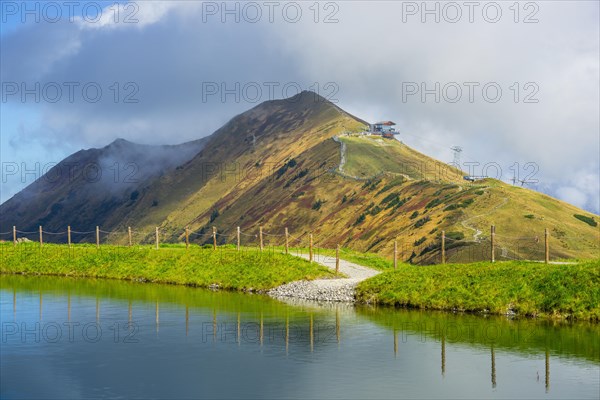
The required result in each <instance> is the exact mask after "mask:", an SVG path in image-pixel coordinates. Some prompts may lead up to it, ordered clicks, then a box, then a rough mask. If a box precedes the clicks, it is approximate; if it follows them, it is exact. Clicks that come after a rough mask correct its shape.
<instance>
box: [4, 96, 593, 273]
mask: <svg viewBox="0 0 600 400" xmlns="http://www.w3.org/2000/svg"><path fill="white" fill-rule="evenodd" d="M315 96H316V95H315V94H311V93H310V92H305V93H303V94H301V95H298V96H296V97H294V98H292V99H286V100H279V101H272V102H266V103H263V104H260V105H258V106H257V107H255V108H253V109H251V110H249V111H247V112H245V113H243V114H240V115H238V116H237V117H235V118H233V119H232V120H231V121H230V122H229V123H227V124H226V125H225V126H223V127H222V128H221V129H219V130H218V131H217V132H215V133H214V134H213V135H212V136H211V137H210V138H208V139H207V140H206V142H205V143H204V147H203V149H202V151H200V152H199V153H198V154H196V156H195V157H193V158H192V159H191V160H189V161H187V162H185V163H183V164H181V165H178V166H176V167H175V168H173V169H172V170H169V171H166V172H165V173H164V174H163V175H162V176H160V177H159V178H156V179H154V180H150V181H145V182H143V184H141V185H140V186H139V187H137V188H135V190H134V188H131V189H129V191H127V192H125V193H124V194H123V195H122V196H121V197H118V196H117V197H110V196H108V197H107V198H106V200H105V201H104V200H103V201H102V202H94V203H90V204H88V205H86V207H85V208H73V207H71V208H69V207H70V206H69V204H70V203H69V202H68V201H66V200H65V201H62V202H59V203H60V204H58V205H57V204H55V201H54V200H52V199H53V198H55V197H56V198H61V199H68V197H69V193H70V192H79V191H81V190H85V189H86V188H85V187H83V188H82V187H71V186H69V185H65V186H61V187H60V188H58V189H56V190H57V191H58V192H57V193H54V194H53V196H54V197H53V198H48V199H47V200H48V201H47V202H46V203H45V204H43V207H41V208H40V207H38V206H39V202H36V203H35V204H33V203H27V202H26V201H24V202H23V205H22V207H24V208H27V207H29V206H30V205H31V206H32V207H31V210H29V211H28V212H29V213H30V214H31V215H32V216H33V215H34V214H35V213H36V212H37V215H38V220H37V221H35V222H31V223H30V225H32V226H35V225H36V223H37V222H41V221H43V220H44V218H46V217H47V215H48V212H49V210H51V209H53V208H56V207H58V208H60V213H61V214H60V215H61V216H62V217H61V218H62V219H60V224H63V225H64V226H58V225H56V226H54V225H53V226H51V227H49V229H48V230H53V228H54V229H56V230H65V228H66V225H69V224H70V225H72V226H74V229H77V228H79V229H81V228H80V226H79V225H80V223H81V224H83V222H85V224H87V225H86V226H92V229H93V226H95V225H96V224H100V225H101V226H102V228H103V229H104V230H107V231H108V230H113V229H119V230H120V231H121V232H125V231H126V227H127V226H132V227H134V230H136V231H137V232H143V233H136V236H135V240H136V241H142V242H151V241H153V240H154V238H153V232H154V228H155V227H156V226H158V227H160V230H161V232H162V237H161V240H163V241H170V242H178V241H179V242H181V241H182V240H183V232H184V229H185V227H186V226H187V227H189V228H190V229H191V230H192V231H196V232H197V231H202V232H207V231H208V230H210V229H211V227H212V226H216V227H217V229H218V231H219V237H218V240H219V243H230V244H231V243H234V242H235V230H236V227H237V226H240V227H241V228H242V231H243V232H244V236H243V238H242V241H243V243H245V244H248V245H256V244H257V239H256V237H255V236H254V235H255V234H256V233H257V231H258V226H259V225H262V226H263V227H264V229H265V232H267V233H270V234H271V235H266V236H265V242H266V244H270V245H283V238H282V236H281V235H282V234H283V231H284V228H285V227H288V228H289V230H290V232H291V234H292V236H293V240H294V241H293V243H292V244H293V245H295V246H307V245H308V234H309V232H312V233H313V234H314V238H315V243H316V245H319V246H322V247H329V248H333V247H335V246H336V245H337V244H340V245H341V246H342V247H347V248H349V249H352V250H354V251H359V252H366V251H368V252H373V253H377V254H380V255H382V256H384V257H387V258H389V257H391V255H392V252H393V242H394V240H396V241H397V242H398V246H399V258H400V259H401V260H403V261H410V262H412V263H421V264H428V263H436V262H439V261H440V257H441V255H440V248H441V243H440V242H441V232H442V231H445V232H446V237H447V241H446V249H447V259H448V260H449V261H452V262H470V261H478V260H486V259H488V258H489V253H490V234H489V230H490V225H492V224H494V225H495V226H496V233H497V236H496V245H497V246H496V258H497V259H499V260H511V259H532V260H540V259H543V257H544V240H543V239H544V229H546V228H548V229H549V230H550V253H551V259H552V260H560V259H565V258H582V259H583V258H596V257H598V254H599V252H600V227H599V226H591V225H589V224H588V223H586V221H585V218H590V219H592V218H593V219H594V221H598V220H600V217H598V216H597V215H592V214H590V213H588V212H585V211H583V210H581V209H579V208H577V207H574V206H572V205H569V204H567V203H564V202H562V201H559V200H556V199H553V198H551V197H549V196H546V195H543V194H541V193H538V192H535V191H532V190H528V189H526V188H520V187H513V186H510V185H507V184H504V183H502V182H499V181H496V180H492V179H487V180H484V181H479V182H476V183H469V182H466V181H464V180H463V179H462V173H461V172H460V171H458V170H456V169H454V168H451V167H449V166H447V165H445V164H443V163H441V162H439V161H437V160H434V159H432V158H430V157H428V156H426V155H424V154H421V153H419V152H417V151H415V150H413V149H411V148H409V147H407V146H406V145H404V144H402V143H400V142H398V141H397V140H384V139H381V138H378V137H351V136H346V135H344V133H346V132H358V131H361V130H362V128H363V127H364V121H361V120H359V119H357V118H355V117H353V116H351V115H349V114H347V113H345V112H344V111H342V110H340V109H339V108H338V107H336V106H335V105H333V104H331V103H329V102H326V101H325V100H324V99H322V98H318V97H315ZM334 136H338V137H339V140H341V141H342V142H343V143H345V146H346V157H345V158H346V163H345V165H344V168H343V171H342V172H340V171H339V164H340V161H341V157H340V147H341V146H340V143H339V142H336V141H334V140H333V137H334ZM134 191H135V192H137V193H136V194H135V196H134ZM130 192H131V193H130ZM36 204H37V205H36ZM3 207H4V205H3ZM61 207H62V208H61ZM35 210H37V211H35ZM82 210H83V211H82ZM217 214H218V215H217ZM575 215H583V216H584V220H582V219H581V218H580V219H578V218H576V217H575ZM14 216H15V220H18V218H19V214H18V213H15V214H14ZM32 218H33V219H32ZM28 219H29V220H31V221H33V220H35V218H34V217H31V218H29V217H28ZM83 220H85V221H83ZM58 223H59V222H57V224H58ZM17 225H18V224H17ZM10 228H11V226H8V227H6V229H5V231H8V230H10ZM61 228H62V229H61ZM273 235H275V236H273ZM277 235H279V236H277ZM49 239H52V237H50V238H49ZM89 239H90V238H89V237H88V238H87V240H89ZM91 240H93V238H91ZM105 240H110V242H111V243H114V244H119V243H120V244H124V243H125V242H126V240H127V239H126V236H125V235H124V234H120V235H111V236H110V237H108V238H105ZM192 240H194V241H197V242H202V241H204V240H210V239H209V238H208V237H206V236H205V237H203V238H199V237H198V236H193V237H192Z"/></svg>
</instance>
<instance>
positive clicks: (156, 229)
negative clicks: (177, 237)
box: [154, 226, 159, 250]
mask: <svg viewBox="0 0 600 400" xmlns="http://www.w3.org/2000/svg"><path fill="white" fill-rule="evenodd" d="M154 232H156V250H158V245H159V241H158V226H157V227H156V228H155V230H154Z"/></svg>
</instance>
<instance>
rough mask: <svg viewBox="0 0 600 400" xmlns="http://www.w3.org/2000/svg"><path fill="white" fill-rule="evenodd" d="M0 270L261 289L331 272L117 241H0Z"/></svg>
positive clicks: (261, 256) (274, 256)
mask: <svg viewBox="0 0 600 400" xmlns="http://www.w3.org/2000/svg"><path fill="white" fill-rule="evenodd" d="M0 257H1V260H2V262H1V263H0V273H1V274H11V273H19V274H34V275H60V276H69V277H93V278H110V279H123V280H132V281H144V282H145V281H148V282H156V283H172V284H180V285H191V286H200V287H209V286H211V285H217V286H218V287H220V288H223V289H232V290H265V289H270V288H273V287H276V286H279V285H282V284H284V283H287V282H291V281H295V280H300V279H315V278H317V277H328V276H329V277H331V276H333V275H334V274H333V273H332V272H331V271H330V270H329V269H327V268H326V267H323V266H320V265H318V264H316V263H309V262H308V261H306V260H303V259H300V258H297V257H293V256H286V255H285V254H282V253H281V252H268V251H264V252H259V251H257V250H256V248H252V249H248V248H243V249H241V251H240V252H237V251H236V250H235V249H234V248H219V249H217V250H216V251H215V250H213V249H203V248H199V247H197V246H194V247H192V248H190V249H188V250H186V249H185V247H166V248H160V249H159V250H155V249H153V248H151V247H150V246H142V247H139V246H136V247H132V248H127V247H117V246H102V247H101V248H100V249H99V250H98V249H96V247H95V246H89V245H75V246H73V247H72V248H71V249H69V248H68V247H67V246H66V245H53V244H46V245H44V247H43V248H42V249H40V248H39V246H38V245H37V244H33V243H21V244H19V246H17V247H16V248H15V247H13V246H12V244H7V243H1V244H0Z"/></svg>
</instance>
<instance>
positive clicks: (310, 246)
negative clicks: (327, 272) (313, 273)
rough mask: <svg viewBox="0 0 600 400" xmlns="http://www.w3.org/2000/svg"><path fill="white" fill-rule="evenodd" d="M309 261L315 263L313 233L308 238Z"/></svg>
mask: <svg viewBox="0 0 600 400" xmlns="http://www.w3.org/2000/svg"><path fill="white" fill-rule="evenodd" d="M308 239H309V242H308V261H310V262H312V261H313V235H312V233H311V234H310V235H309V236H308Z"/></svg>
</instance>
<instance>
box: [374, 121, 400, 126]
mask: <svg viewBox="0 0 600 400" xmlns="http://www.w3.org/2000/svg"><path fill="white" fill-rule="evenodd" d="M373 125H386V126H392V125H396V123H395V122H392V121H381V122H376V123H375V124H373Z"/></svg>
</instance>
